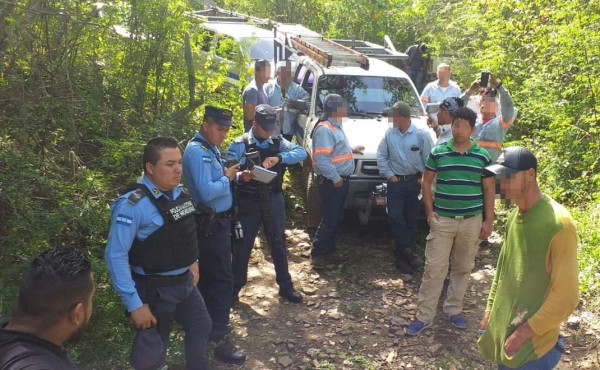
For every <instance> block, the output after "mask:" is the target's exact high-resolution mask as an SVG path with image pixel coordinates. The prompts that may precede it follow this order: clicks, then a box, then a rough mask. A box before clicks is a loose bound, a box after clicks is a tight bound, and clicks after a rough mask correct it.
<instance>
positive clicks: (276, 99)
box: [265, 79, 310, 135]
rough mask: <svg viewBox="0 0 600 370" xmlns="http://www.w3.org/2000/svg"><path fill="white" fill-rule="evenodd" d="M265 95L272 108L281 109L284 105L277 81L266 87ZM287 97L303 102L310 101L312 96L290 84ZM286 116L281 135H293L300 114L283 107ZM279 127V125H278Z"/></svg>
mask: <svg viewBox="0 0 600 370" xmlns="http://www.w3.org/2000/svg"><path fill="white" fill-rule="evenodd" d="M265 94H266V95H267V100H268V102H267V104H269V105H270V106H272V107H281V104H282V98H283V96H282V93H281V86H279V84H278V83H277V79H274V80H272V81H271V82H269V83H268V84H267V85H266V86H265ZM286 97H287V98H289V99H293V100H303V101H309V100H310V95H308V93H307V92H306V91H305V90H304V89H303V88H302V87H301V86H300V85H298V84H297V83H295V82H290V83H289V85H288V87H287V89H286ZM282 108H283V112H284V116H283V128H282V131H281V133H282V134H284V135H293V134H294V124H295V123H296V117H297V116H298V112H297V111H295V110H292V109H288V107H287V106H284V107H282ZM279 114H281V112H279V113H278V117H277V119H278V121H277V122H279ZM278 126H279V125H278ZM273 134H274V135H276V134H278V132H274V133H273Z"/></svg>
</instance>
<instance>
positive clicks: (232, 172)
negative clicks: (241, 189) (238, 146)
mask: <svg viewBox="0 0 600 370" xmlns="http://www.w3.org/2000/svg"><path fill="white" fill-rule="evenodd" d="M239 169H240V164H239V163H238V164H236V165H234V166H231V167H224V168H223V174H224V175H225V176H227V178H228V179H229V181H233V180H235V176H236V174H237V172H238V170H239Z"/></svg>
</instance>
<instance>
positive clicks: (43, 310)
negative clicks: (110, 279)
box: [0, 247, 94, 370]
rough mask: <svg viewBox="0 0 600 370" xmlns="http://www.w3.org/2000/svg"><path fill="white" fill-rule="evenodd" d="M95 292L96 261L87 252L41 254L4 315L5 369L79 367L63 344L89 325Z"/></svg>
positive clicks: (0, 350) (0, 352) (0, 337)
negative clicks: (93, 266) (9, 311)
mask: <svg viewBox="0 0 600 370" xmlns="http://www.w3.org/2000/svg"><path fill="white" fill-rule="evenodd" d="M93 295H94V278H93V275H92V272H91V264H90V262H89V260H88V259H87V257H86V256H85V254H84V252H83V251H81V250H78V249H75V248H66V247H63V248H55V249H52V250H49V251H46V252H44V253H42V254H41V255H39V256H38V257H37V258H35V259H34V260H33V262H32V263H31V265H30V266H29V269H28V270H27V271H26V272H25V274H24V277H23V281H22V283H21V289H20V291H19V298H18V301H17V307H16V309H15V311H14V312H13V314H12V316H11V317H10V318H8V317H2V318H0V369H2V370H25V369H27V370H37V369H39V370H42V369H43V370H76V369H77V367H76V366H75V364H73V362H71V360H70V359H69V358H68V356H67V354H66V352H65V351H64V350H63V349H62V348H61V347H62V346H63V345H64V344H65V343H68V342H73V341H76V340H77V339H78V338H79V336H80V335H81V333H82V332H83V330H84V329H85V326H86V325H87V323H88V322H89V320H90V316H91V314H92V297H93Z"/></svg>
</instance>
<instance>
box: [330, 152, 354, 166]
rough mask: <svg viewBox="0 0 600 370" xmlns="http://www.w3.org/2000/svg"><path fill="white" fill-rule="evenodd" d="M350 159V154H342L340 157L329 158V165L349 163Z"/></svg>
mask: <svg viewBox="0 0 600 370" xmlns="http://www.w3.org/2000/svg"><path fill="white" fill-rule="evenodd" d="M352 159H353V157H352V153H348V154H344V155H340V156H337V157H333V158H331V163H334V164H337V163H344V162H348V161H351V160H352Z"/></svg>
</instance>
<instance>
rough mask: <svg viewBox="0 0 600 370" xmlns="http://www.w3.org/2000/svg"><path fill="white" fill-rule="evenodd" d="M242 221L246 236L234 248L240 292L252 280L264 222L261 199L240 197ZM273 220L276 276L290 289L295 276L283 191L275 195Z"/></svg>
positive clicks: (236, 283)
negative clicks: (291, 269)
mask: <svg viewBox="0 0 600 370" xmlns="http://www.w3.org/2000/svg"><path fill="white" fill-rule="evenodd" d="M239 207H240V216H239V220H240V222H241V224H242V228H243V230H244V238H243V239H242V240H238V241H236V242H234V243H235V246H234V251H233V288H234V291H235V292H236V293H237V292H239V291H240V289H242V287H243V286H244V285H246V282H247V281H248V261H249V260H250V255H251V254H252V247H254V240H255V239H256V235H257V234H258V229H259V228H260V226H261V225H262V224H263V219H262V212H261V209H260V200H259V199H258V198H248V197H240V200H239ZM271 221H272V227H273V233H274V235H275V240H274V242H273V245H272V246H269V248H270V250H271V258H272V259H273V265H274V266H275V279H276V281H277V284H278V285H279V288H280V289H289V288H291V287H292V286H293V285H292V277H291V276H290V273H289V271H288V260H287V249H286V245H285V202H284V200H283V193H281V192H280V193H277V194H271Z"/></svg>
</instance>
